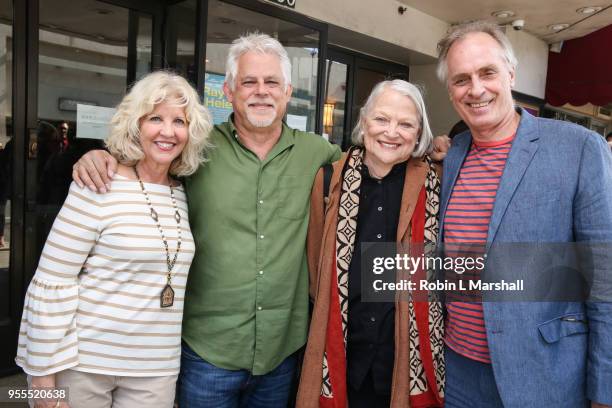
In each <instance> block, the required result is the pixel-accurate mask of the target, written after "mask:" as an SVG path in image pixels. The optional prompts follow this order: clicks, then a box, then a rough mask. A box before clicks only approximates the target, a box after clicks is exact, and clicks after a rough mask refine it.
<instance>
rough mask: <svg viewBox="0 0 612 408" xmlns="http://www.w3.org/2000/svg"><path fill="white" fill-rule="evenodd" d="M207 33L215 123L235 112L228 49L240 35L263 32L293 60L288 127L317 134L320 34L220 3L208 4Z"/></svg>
mask: <svg viewBox="0 0 612 408" xmlns="http://www.w3.org/2000/svg"><path fill="white" fill-rule="evenodd" d="M207 30H208V31H207V34H206V36H207V38H206V41H207V44H206V76H205V78H204V80H205V81H204V82H205V87H204V96H205V103H206V105H207V107H208V109H209V110H210V111H211V113H212V115H213V119H214V121H215V123H220V122H223V121H226V120H227V118H228V115H229V114H230V113H231V111H232V109H231V105H230V104H229V103H228V102H227V100H226V99H225V97H224V95H223V81H224V79H225V59H226V57H227V52H228V48H229V46H230V45H231V43H232V41H233V40H234V39H236V38H238V37H239V36H240V35H243V34H246V33H251V32H256V31H259V32H263V33H265V34H269V35H270V36H272V37H274V38H276V39H277V40H279V41H280V42H281V44H283V46H284V47H285V49H286V50H287V53H288V54H289V58H290V59H291V64H292V72H291V81H292V85H293V95H292V97H291V100H290V101H289V106H288V107H287V124H288V125H289V126H291V127H294V128H298V129H302V130H308V131H311V132H312V131H314V129H315V119H316V117H315V115H316V95H317V65H318V61H319V59H318V55H319V52H318V51H319V49H318V47H319V33H318V32H317V31H315V30H311V29H309V28H306V27H302V26H299V25H297V24H293V23H289V22H287V21H283V20H280V19H277V18H274V17H271V16H267V15H264V14H260V13H256V12H253V11H250V10H245V9H243V8H240V7H237V6H234V5H231V4H227V3H222V2H220V1H218V0H211V1H209V2H208V23H207Z"/></svg>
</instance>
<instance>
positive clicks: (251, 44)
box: [225, 33, 291, 91]
mask: <svg viewBox="0 0 612 408" xmlns="http://www.w3.org/2000/svg"><path fill="white" fill-rule="evenodd" d="M250 51H254V52H258V53H260V54H274V55H276V56H277V57H278V59H279V60H280V65H281V70H282V71H283V79H284V84H283V90H285V91H286V90H287V86H289V85H291V60H290V59H289V55H288V54H287V51H286V50H285V48H284V47H283V46H282V44H281V43H280V42H278V40H276V39H274V38H272V37H270V36H269V35H267V34H262V33H250V34H247V35H243V36H241V37H238V38H237V39H235V40H234V41H233V42H232V45H231V47H230V48H229V51H228V54H227V62H226V64H225V81H226V82H227V84H228V85H229V88H230V89H231V90H232V91H233V90H234V89H235V85H236V84H235V81H236V75H237V74H238V59H239V58H240V57H241V56H242V55H243V54H245V53H247V52H250Z"/></svg>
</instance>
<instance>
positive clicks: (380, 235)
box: [262, 234, 382, 239]
mask: <svg viewBox="0 0 612 408" xmlns="http://www.w3.org/2000/svg"><path fill="white" fill-rule="evenodd" d="M262 238H263V237H262ZM376 238H378V239H381V238H382V234H377V235H376Z"/></svg>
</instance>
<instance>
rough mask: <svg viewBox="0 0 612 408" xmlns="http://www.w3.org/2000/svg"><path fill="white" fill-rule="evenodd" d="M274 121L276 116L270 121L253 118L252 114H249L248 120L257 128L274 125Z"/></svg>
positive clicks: (269, 119)
mask: <svg viewBox="0 0 612 408" xmlns="http://www.w3.org/2000/svg"><path fill="white" fill-rule="evenodd" d="M274 119H276V115H274V116H272V117H271V118H268V119H259V120H257V119H255V118H253V117H251V114H249V113H247V120H248V121H249V123H250V124H251V125H253V126H255V127H257V128H265V127H268V126H270V125H271V124H272V123H274Z"/></svg>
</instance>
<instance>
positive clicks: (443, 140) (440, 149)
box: [430, 135, 451, 162]
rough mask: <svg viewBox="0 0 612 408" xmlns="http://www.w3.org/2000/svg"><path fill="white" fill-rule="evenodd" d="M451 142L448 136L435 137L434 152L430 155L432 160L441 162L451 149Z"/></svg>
mask: <svg viewBox="0 0 612 408" xmlns="http://www.w3.org/2000/svg"><path fill="white" fill-rule="evenodd" d="M450 145H451V140H450V137H448V136H446V135H440V136H436V137H434V140H433V151H432V152H431V154H430V157H431V158H432V160H434V161H437V162H441V161H442V160H444V158H445V157H446V154H447V153H448V150H449V149H450Z"/></svg>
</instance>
